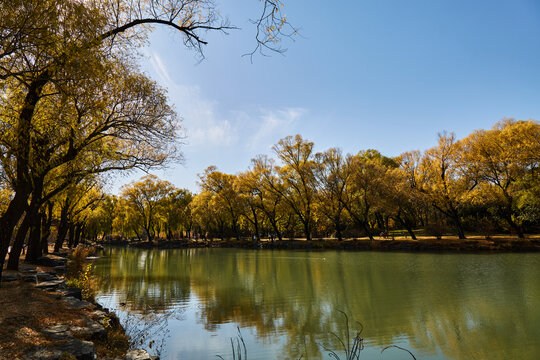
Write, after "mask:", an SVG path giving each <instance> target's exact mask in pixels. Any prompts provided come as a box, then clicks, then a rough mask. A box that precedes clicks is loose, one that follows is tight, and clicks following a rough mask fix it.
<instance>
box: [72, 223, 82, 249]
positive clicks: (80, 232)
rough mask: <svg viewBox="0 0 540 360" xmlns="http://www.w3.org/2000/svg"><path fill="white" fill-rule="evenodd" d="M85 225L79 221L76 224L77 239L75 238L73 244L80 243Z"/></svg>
mask: <svg viewBox="0 0 540 360" xmlns="http://www.w3.org/2000/svg"><path fill="white" fill-rule="evenodd" d="M82 230H83V226H82V224H81V223H77V224H76V225H75V239H74V240H73V246H75V247H77V246H78V245H79V241H80V240H81V234H82Z"/></svg>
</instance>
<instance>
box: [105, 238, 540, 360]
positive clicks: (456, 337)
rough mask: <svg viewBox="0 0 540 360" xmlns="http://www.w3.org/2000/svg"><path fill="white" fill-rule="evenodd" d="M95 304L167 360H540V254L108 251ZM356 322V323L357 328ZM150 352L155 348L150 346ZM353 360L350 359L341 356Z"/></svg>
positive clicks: (116, 249) (188, 250) (200, 250)
mask: <svg viewBox="0 0 540 360" xmlns="http://www.w3.org/2000/svg"><path fill="white" fill-rule="evenodd" d="M103 255H104V256H103V257H102V258H100V259H98V260H96V262H95V272H96V274H97V275H98V278H99V279H100V280H99V283H100V291H99V295H98V301H99V302H100V303H101V304H103V305H104V306H107V307H109V308H111V309H113V310H115V311H116V312H117V313H118V314H119V316H120V318H121V319H122V320H123V321H124V322H125V323H127V328H128V330H129V331H130V332H131V333H132V334H133V335H134V337H135V338H137V339H140V341H141V344H142V346H143V347H147V348H149V349H150V351H151V352H154V353H156V352H159V353H160V354H161V358H162V359H217V358H216V355H222V356H223V357H224V358H225V359H232V352H231V343H230V339H231V338H235V337H236V335H237V333H238V330H237V327H238V328H239V329H240V331H241V334H242V338H243V339H244V341H245V343H246V347H247V352H248V359H276V358H279V359H298V358H300V357H302V359H321V358H322V359H330V358H331V357H330V356H329V354H328V351H326V350H325V347H326V348H328V349H332V350H336V351H338V350H340V348H341V344H340V343H339V341H338V340H337V338H336V337H335V336H334V335H333V334H336V335H338V336H339V337H340V338H341V339H346V337H347V333H346V319H345V317H344V316H343V315H342V314H341V313H340V312H339V310H341V311H343V312H345V313H346V314H347V315H348V317H349V326H350V328H351V335H350V337H352V336H353V333H354V332H355V331H356V330H359V329H361V328H362V327H363V332H362V337H363V338H364V339H365V340H364V344H365V350H364V351H363V352H362V355H361V357H360V358H361V359H381V358H382V359H410V358H411V357H410V356H409V355H408V354H406V353H404V352H403V351H400V350H398V349H389V350H387V351H385V352H384V353H383V354H382V355H381V353H380V352H381V350H382V349H383V348H384V347H385V346H388V345H398V346H401V347H405V348H407V349H409V350H410V351H411V352H412V353H413V354H414V355H415V356H416V358H417V359H493V360H496V359H520V360H528V359H531V360H533V359H535V360H536V359H540V254H489V255H477V254H427V253H426V254H424V253H389V252H386V253H384V252H344V251H324V252H307V251H290V250H289V251H288V250H279V251H272V250H242V249H179V250H142V249H131V248H108V249H106V250H105V252H104V254H103ZM357 322H358V323H357ZM150 344H152V346H151V347H149V346H150ZM344 358H345V357H344V356H342V359H344Z"/></svg>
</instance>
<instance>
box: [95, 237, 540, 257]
mask: <svg viewBox="0 0 540 360" xmlns="http://www.w3.org/2000/svg"><path fill="white" fill-rule="evenodd" d="M101 244H105V245H112V246H130V247H135V248H141V249H183V248H239V249H283V250H330V249H332V250H358V251H415V252H458V253H463V252H466V253H476V252H491V253H500V252H540V239H525V240H522V239H519V240H517V239H511V238H507V239H496V240H484V239H482V240H480V239H470V240H448V239H444V240H438V239H429V240H375V241H370V240H364V239H362V240H344V241H338V240H326V239H325V240H311V241H303V240H282V241H275V242H272V241H259V242H253V241H251V240H231V239H230V240H216V241H208V240H200V241H193V240H176V241H154V242H148V241H140V242H127V241H108V242H107V241H104V242H101Z"/></svg>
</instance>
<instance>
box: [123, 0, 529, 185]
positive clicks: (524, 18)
mask: <svg viewBox="0 0 540 360" xmlns="http://www.w3.org/2000/svg"><path fill="white" fill-rule="evenodd" d="M218 5H219V7H220V8H221V12H222V14H223V15H225V16H227V17H228V18H229V19H230V20H231V22H232V23H233V24H234V25H236V26H238V27H240V28H241V29H240V30H232V31H230V33H229V35H224V34H219V33H213V34H208V35H207V40H208V41H209V45H207V46H206V47H205V49H204V53H205V56H206V59H205V60H204V61H202V62H200V63H199V62H198V60H197V59H196V57H195V54H194V53H193V52H190V51H189V50H187V49H185V48H184V47H183V45H182V41H181V38H180V37H179V36H178V35H176V34H174V33H173V32H171V31H169V30H167V29H163V28H156V30H155V31H154V32H153V34H152V35H151V37H150V42H149V43H150V45H149V46H148V47H147V48H145V49H144V51H143V53H144V55H145V59H143V61H142V68H143V69H144V71H146V72H147V73H148V74H149V75H150V76H151V77H152V78H154V79H155V80H156V81H158V82H159V83H160V84H161V85H162V86H164V87H165V88H167V90H168V94H169V98H170V101H171V103H172V104H173V105H174V106H175V108H176V110H177V112H178V113H179V115H180V116H181V117H182V118H183V127H184V129H185V132H186V135H187V138H186V140H185V145H184V146H183V153H184V155H185V162H184V164H173V165H171V167H170V168H169V169H167V170H165V171H157V172H156V174H157V175H158V176H160V177H161V178H164V179H166V180H169V181H171V182H172V183H174V184H175V185H176V186H179V187H185V188H188V189H191V190H192V191H197V190H198V187H197V185H196V180H197V174H198V173H202V171H203V170H204V169H205V168H206V167H207V166H209V165H215V166H217V167H218V169H219V170H221V171H224V172H227V173H236V172H239V171H243V170H245V169H247V168H248V166H249V161H250V159H251V158H253V157H255V156H256V155H257V154H260V153H267V154H270V153H271V149H270V148H271V146H272V145H273V144H274V143H276V142H277V141H278V140H279V139H280V138H282V137H284V136H287V135H294V134H297V133H299V134H301V135H302V136H303V137H304V138H307V139H309V140H312V141H314V142H315V146H316V150H317V151H321V150H324V149H327V148H329V147H334V146H335V147H340V148H342V149H343V150H344V152H350V153H356V152H357V151H359V150H361V149H367V148H375V149H377V150H379V151H381V152H382V153H383V154H385V155H389V156H394V155H399V154H400V153H401V152H403V151H407V150H413V149H419V150H424V149H427V148H429V147H431V146H433V145H434V144H435V143H436V139H437V133H438V132H440V131H443V130H448V131H455V132H456V134H457V135H458V137H462V136H465V135H467V134H468V133H470V132H471V131H472V130H475V129H479V128H490V127H491V126H492V125H493V124H494V123H495V122H496V121H498V120H500V119H501V118H503V117H514V118H517V119H539V118H540V101H539V100H540V66H539V59H540V2H538V1H534V0H512V1H494V0H491V1H482V0H476V1H470V0H467V1H465V0H452V1H450V0H447V1H442V0H407V1H405V0H400V1H398V0H395V1H389V0H369V1H366V0H358V1H341V2H328V1H325V2H323V1H308V0H296V1H286V5H285V13H286V14H287V18H288V19H290V21H291V22H292V23H293V24H294V25H296V26H297V27H299V28H300V33H301V35H302V36H301V37H298V38H296V40H295V41H294V42H290V41H289V42H286V43H284V46H285V47H287V48H288V51H287V52H286V54H285V56H281V55H279V54H273V55H272V56H270V57H262V56H256V57H254V58H253V63H251V62H250V59H249V57H242V56H241V55H242V54H244V53H246V52H249V51H250V50H251V49H252V48H253V47H254V45H255V42H254V28H253V27H252V25H251V24H250V23H249V22H248V19H249V18H254V17H256V15H257V14H258V11H259V7H260V2H259V1H256V0H229V1H226V2H225V1H222V2H221V3H218ZM140 175H141V174H132V175H131V176H130V177H128V178H125V177H122V178H119V179H117V180H116V182H117V184H116V187H117V186H118V184H121V183H124V182H127V181H129V180H132V179H133V178H138V177H139V176H140Z"/></svg>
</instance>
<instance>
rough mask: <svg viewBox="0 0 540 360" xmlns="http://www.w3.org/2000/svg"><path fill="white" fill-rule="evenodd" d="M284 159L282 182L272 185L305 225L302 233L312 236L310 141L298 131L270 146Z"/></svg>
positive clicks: (313, 172) (313, 188)
mask: <svg viewBox="0 0 540 360" xmlns="http://www.w3.org/2000/svg"><path fill="white" fill-rule="evenodd" d="M272 149H273V150H274V153H275V154H276V155H277V157H278V158H279V159H280V160H281V162H282V163H283V166H282V167H280V168H279V170H278V173H279V180H280V181H281V182H282V184H283V186H279V185H278V184H276V185H275V186H273V187H272V190H273V191H274V192H277V193H279V194H280V195H281V196H282V197H283V200H284V201H285V203H287V205H289V206H290V208H291V209H292V210H293V211H294V213H295V214H296V215H297V216H298V219H299V220H300V222H301V223H302V225H303V227H304V235H305V236H306V239H307V240H311V231H312V226H313V217H312V215H313V213H312V211H313V202H314V200H315V193H316V179H315V168H316V163H315V161H314V160H315V159H314V154H313V142H310V141H307V140H304V139H303V138H302V137H301V136H300V135H296V136H295V137H294V138H293V137H292V136H287V137H285V138H283V139H281V140H279V142H278V143H277V144H276V145H274V146H273V147H272Z"/></svg>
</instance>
